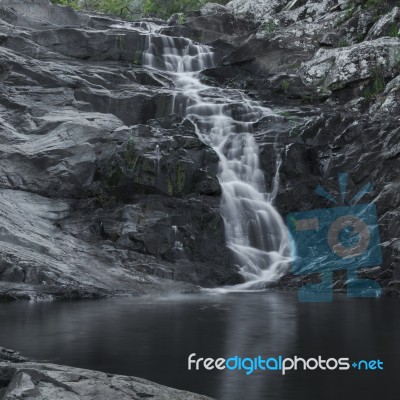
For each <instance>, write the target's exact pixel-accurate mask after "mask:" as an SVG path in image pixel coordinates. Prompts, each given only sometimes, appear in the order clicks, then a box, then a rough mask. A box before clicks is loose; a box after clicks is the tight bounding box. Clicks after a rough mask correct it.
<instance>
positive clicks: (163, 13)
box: [51, 0, 229, 19]
mask: <svg viewBox="0 0 400 400" xmlns="http://www.w3.org/2000/svg"><path fill="white" fill-rule="evenodd" d="M228 1H229V0H213V3H219V4H226V3H228ZM51 2H52V3H54V4H61V5H66V6H70V7H73V8H75V9H80V10H88V11H98V12H103V13H107V14H113V15H118V16H121V17H124V18H127V19H136V18H139V17H141V16H146V15H149V14H151V15H155V16H157V17H160V18H168V17H170V16H171V15H172V14H176V13H184V12H187V11H191V10H198V9H200V8H201V7H202V6H203V5H204V4H206V3H208V2H209V1H208V0H51Z"/></svg>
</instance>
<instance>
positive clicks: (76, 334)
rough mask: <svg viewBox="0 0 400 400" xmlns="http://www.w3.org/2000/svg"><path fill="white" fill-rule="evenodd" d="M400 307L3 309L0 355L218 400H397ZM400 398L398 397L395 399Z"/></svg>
mask: <svg viewBox="0 0 400 400" xmlns="http://www.w3.org/2000/svg"><path fill="white" fill-rule="evenodd" d="M398 303H399V300H398V299H393V298H381V299H359V300H358V299H348V298H346V297H344V296H339V297H337V298H335V301H334V302H333V303H315V304H306V303H299V302H298V301H297V297H296V295H295V294H292V293H276V292H264V293H227V294H216V293H213V294H210V293H205V294H201V295H193V296H180V297H172V298H162V299H156V300H154V299H147V298H136V299H113V300H104V301H93V302H91V301H90V302H60V303H29V305H28V304H27V303H10V304H1V305H0V345H1V346H4V347H10V348H14V349H16V350H19V351H21V352H23V353H24V354H25V355H27V356H29V357H32V358H34V359H39V360H46V361H50V362H55V363H60V364H67V365H71V366H76V367H82V368H90V369H98V370H101V371H105V372H109V373H116V374H124V375H134V376H140V377H143V378H147V379H150V380H153V381H156V382H158V383H162V384H165V385H168V386H172V387H176V388H179V389H186V390H190V391H195V392H199V393H202V394H206V395H209V396H212V397H215V398H217V399H222V400H225V399H238V400H239V399H249V400H253V399H274V400H275V399H288V400H291V399H296V400H302V399H307V400H309V399H314V398H315V399H316V398H321V399H338V398H341V399H353V398H362V399H375V398H378V396H380V397H382V396H384V395H386V396H388V397H387V398H389V399H392V398H397V395H396V396H395V393H397V390H395V389H396V377H397V372H398V371H399V370H400V363H399V356H400V344H399V334H400V319H399V318H398V314H399V311H398V309H399V304H398ZM191 353H196V354H197V356H198V357H213V358H219V357H224V358H229V357H232V356H235V355H238V356H240V357H256V356H258V355H261V356H263V357H264V358H266V357H277V356H279V355H282V356H287V357H290V356H294V355H298V356H303V357H306V358H308V357H316V356H319V355H321V356H324V357H326V358H329V357H336V358H339V357H350V358H351V359H354V360H358V359H372V358H374V359H377V358H379V359H381V360H382V361H384V363H385V364H384V365H385V369H384V371H370V372H368V371H364V372H362V371H354V370H350V371H340V372H324V371H321V372H316V371H308V372H302V371H298V372H290V373H288V374H287V375H286V376H282V375H281V373H280V372H278V371H273V372H271V371H270V372H266V371H264V372H263V371H261V372H260V371H257V372H254V373H253V374H252V375H250V376H246V375H245V372H244V371H235V372H232V371H226V370H225V371H204V370H201V371H188V370H187V359H188V356H189V354H191ZM393 396H395V397H393Z"/></svg>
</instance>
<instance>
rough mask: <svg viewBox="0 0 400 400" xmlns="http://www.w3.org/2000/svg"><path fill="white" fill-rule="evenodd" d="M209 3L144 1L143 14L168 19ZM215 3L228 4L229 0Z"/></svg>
mask: <svg viewBox="0 0 400 400" xmlns="http://www.w3.org/2000/svg"><path fill="white" fill-rule="evenodd" d="M208 2H209V1H208V0H143V12H144V13H145V14H155V15H157V16H159V17H161V18H168V17H170V16H171V15H172V14H176V13H184V12H187V11H193V10H198V9H200V8H201V7H203V6H204V5H205V4H206V3H208ZM213 3H218V4H226V3H228V0H213Z"/></svg>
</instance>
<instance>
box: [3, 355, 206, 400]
mask: <svg viewBox="0 0 400 400" xmlns="http://www.w3.org/2000/svg"><path fill="white" fill-rule="evenodd" d="M0 382H1V383H3V384H6V387H5V388H3V389H0V395H2V398H3V399H4V400H18V399H26V398H29V399H38V400H39V399H45V398H49V399H50V398H51V399H55V398H62V399H65V400H78V399H82V400H83V399H85V400H95V399H96V400H108V399H110V398H118V399H121V400H139V399H143V398H152V399H160V400H161V399H162V400H168V399H171V400H172V399H173V400H179V399H182V400H183V399H185V400H207V399H209V397H205V396H201V395H197V394H194V393H189V392H185V391H180V390H176V389H171V388H168V387H166V386H162V385H158V384H156V383H153V382H150V381H147V380H145V379H141V378H134V377H127V376H120V375H112V374H105V373H102V372H95V371H89V370H84V369H79V368H72V367H64V366H60V365H55V364H40V363H34V362H23V363H4V362H0Z"/></svg>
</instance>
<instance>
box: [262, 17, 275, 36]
mask: <svg viewBox="0 0 400 400" xmlns="http://www.w3.org/2000/svg"><path fill="white" fill-rule="evenodd" d="M264 31H265V32H266V33H272V32H275V31H276V24H275V22H274V21H273V20H272V19H270V20H269V21H267V22H266V23H265V24H264Z"/></svg>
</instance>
